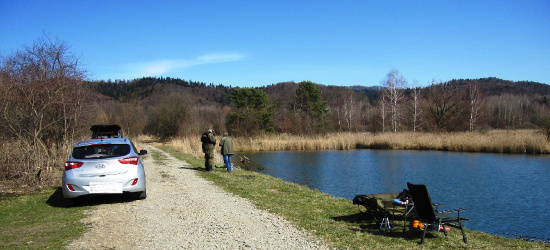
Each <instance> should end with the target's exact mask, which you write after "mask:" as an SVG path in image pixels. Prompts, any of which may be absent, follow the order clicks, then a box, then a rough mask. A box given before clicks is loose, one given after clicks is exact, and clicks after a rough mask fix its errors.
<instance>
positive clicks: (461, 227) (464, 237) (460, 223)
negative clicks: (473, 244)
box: [458, 220, 468, 243]
mask: <svg viewBox="0 0 550 250" xmlns="http://www.w3.org/2000/svg"><path fill="white" fill-rule="evenodd" d="M458 225H459V226H460V231H462V240H463V241H464V243H468V239H466V234H465V233H464V227H463V226H462V221H460V220H459V221H458Z"/></svg>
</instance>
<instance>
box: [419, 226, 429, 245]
mask: <svg viewBox="0 0 550 250" xmlns="http://www.w3.org/2000/svg"><path fill="white" fill-rule="evenodd" d="M427 229H428V225H424V233H422V239H421V240H420V244H424V238H426V230H427Z"/></svg>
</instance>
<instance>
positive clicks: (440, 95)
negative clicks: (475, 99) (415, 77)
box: [426, 81, 464, 130]
mask: <svg viewBox="0 0 550 250" xmlns="http://www.w3.org/2000/svg"><path fill="white" fill-rule="evenodd" d="M462 96H463V95H462V93H460V90H459V89H458V88H457V87H456V86H455V85H452V84H450V83H442V82H439V83H438V84H436V83H435V81H432V85H431V86H429V87H428V88H427V89H426V102H427V111H428V116H429V118H431V120H432V122H433V123H434V125H435V126H436V128H437V129H438V130H443V129H449V127H450V125H454V126H458V125H459V124H458V123H459V120H460V119H459V118H460V114H462V112H463V111H464V107H463V106H464V105H463V102H462Z"/></svg>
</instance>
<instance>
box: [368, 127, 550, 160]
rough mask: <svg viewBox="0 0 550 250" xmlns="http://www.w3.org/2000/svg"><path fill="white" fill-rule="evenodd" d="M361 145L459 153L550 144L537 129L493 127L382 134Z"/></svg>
mask: <svg viewBox="0 0 550 250" xmlns="http://www.w3.org/2000/svg"><path fill="white" fill-rule="evenodd" d="M358 148H381V149H412V150H443V151H457V152H483V153H514V154H548V153H550V143H549V142H548V141H547V140H546V138H545V137H544V135H543V134H541V133H540V132H539V131H537V130H494V131H491V132H488V133H479V132H474V133H470V132H460V133H437V134H436V133H412V132H406V133H397V134H394V133H383V134H377V135H375V136H372V137H368V138H367V140H366V141H365V142H363V143H360V144H359V145H358Z"/></svg>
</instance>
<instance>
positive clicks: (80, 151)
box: [73, 144, 130, 159]
mask: <svg viewBox="0 0 550 250" xmlns="http://www.w3.org/2000/svg"><path fill="white" fill-rule="evenodd" d="M129 153H130V145H128V144H97V145H90V146H84V147H76V148H74V149H73V158H75V159H99V158H111V157H119V156H125V155H127V154H129Z"/></svg>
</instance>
